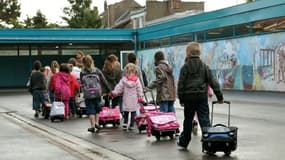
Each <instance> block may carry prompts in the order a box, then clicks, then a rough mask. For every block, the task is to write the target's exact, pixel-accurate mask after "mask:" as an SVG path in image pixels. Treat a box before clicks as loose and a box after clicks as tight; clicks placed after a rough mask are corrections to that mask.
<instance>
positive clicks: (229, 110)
mask: <svg viewBox="0 0 285 160" xmlns="http://www.w3.org/2000/svg"><path fill="white" fill-rule="evenodd" d="M217 103H219V101H213V102H212V111H211V126H212V125H213V118H214V104H217ZM224 103H226V104H228V106H229V107H228V108H229V109H228V127H229V126H230V124H231V122H230V121H231V102H230V101H224Z"/></svg>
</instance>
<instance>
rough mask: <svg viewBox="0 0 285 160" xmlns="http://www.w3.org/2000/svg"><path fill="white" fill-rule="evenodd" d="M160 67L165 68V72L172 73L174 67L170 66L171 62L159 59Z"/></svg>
mask: <svg viewBox="0 0 285 160" xmlns="http://www.w3.org/2000/svg"><path fill="white" fill-rule="evenodd" d="M158 66H159V68H160V69H162V70H164V71H165V72H167V73H169V74H172V72H173V68H172V67H171V66H170V64H169V63H168V62H167V61H166V60H161V61H159V64H158Z"/></svg>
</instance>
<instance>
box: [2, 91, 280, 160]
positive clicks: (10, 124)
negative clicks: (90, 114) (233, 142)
mask: <svg viewBox="0 0 285 160" xmlns="http://www.w3.org/2000/svg"><path fill="white" fill-rule="evenodd" d="M224 97H225V100H229V101H231V102H232V104H231V113H232V114H231V125H233V126H237V127H238V128H239V130H238V149H237V150H236V151H234V152H232V154H231V155H230V156H224V154H223V153H217V154H216V155H214V156H208V155H206V154H204V153H202V151H201V142H200V139H201V133H200V132H199V133H198V135H197V136H193V139H192V141H191V143H190V145H189V147H188V150H186V151H184V150H180V149H179V148H177V146H176V143H175V142H176V140H175V139H174V140H171V139H169V138H164V139H162V140H161V141H157V140H156V139H155V137H153V136H152V137H148V136H147V135H146V134H145V133H141V134H140V133H138V131H137V130H135V131H128V132H124V131H122V129H121V127H117V128H114V127H112V126H110V127H109V126H108V127H105V128H103V129H102V130H101V131H100V132H99V133H96V134H90V133H89V132H87V128H88V126H89V122H88V119H87V118H74V119H71V120H68V121H64V122H62V123H60V122H57V123H51V122H50V121H49V120H45V119H43V118H39V119H35V118H34V117H33V111H32V109H31V108H32V107H31V103H32V102H31V98H32V97H31V95H29V94H28V93H26V92H22V91H15V90H14V91H12V92H11V91H9V92H8V91H2V92H0V113H1V114H0V120H1V123H0V130H1V134H0V146H1V148H0V155H1V156H0V159H1V160H2V159H3V160H4V159H5V160H6V159H11V160H14V159H19V157H21V159H31V160H33V159H44V160H45V159H136V160H156V159H178V160H184V159H185V160H186V159H187V160H188V159H191V160H192V159H193V160H212V159H231V160H268V159H274V160H279V159H280V160H281V159H284V157H285V153H284V147H283V144H285V135H284V134H281V133H283V132H284V131H285V128H284V123H285V118H284V117H283V113H284V111H285V100H284V97H285V94H284V93H274V92H244V91H224ZM214 99H215V98H214ZM209 104H211V101H209ZM175 106H176V111H177V112H176V113H177V117H178V119H179V121H180V124H182V122H183V108H182V107H181V106H180V105H179V104H178V101H177V102H176V104H175ZM226 121H227V106H226V105H221V106H219V107H215V108H214V123H215V122H219V123H220V122H222V123H226ZM181 130H182V128H181ZM41 132H44V133H41ZM53 137H57V139H55V138H53ZM39 157H40V158H39Z"/></svg>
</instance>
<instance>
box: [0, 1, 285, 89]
mask: <svg viewBox="0 0 285 160" xmlns="http://www.w3.org/2000/svg"><path fill="white" fill-rule="evenodd" d="M284 10H285V1H284V0H280V1H276V0H259V1H255V2H252V3H247V4H241V5H238V6H234V7H229V8H225V9H221V10H216V11H212V12H205V13H200V14H197V15H189V16H186V17H182V18H179V19H175V20H170V21H165V22H161V23H156V24H153V25H148V26H146V27H143V28H139V29H2V30H0V67H1V75H2V76H1V79H0V88H14V87H25V84H26V82H27V80H28V77H29V74H30V71H31V68H32V63H33V61H34V60H36V59H39V60H41V61H42V62H43V64H44V65H49V64H50V62H51V60H54V59H55V60H58V61H59V62H66V61H67V60H68V59H69V58H70V57H74V55H75V53H76V52H77V51H78V50H82V51H83V52H84V53H85V54H91V55H92V56H93V58H94V59H95V65H96V66H97V67H98V68H101V66H102V64H103V61H104V58H105V57H106V55H108V54H116V55H117V56H118V57H121V58H122V61H124V56H123V53H124V52H125V51H126V52H127V51H130V50H133V51H134V52H135V53H136V54H137V55H138V58H139V62H140V64H139V65H140V66H141V68H142V69H143V70H145V72H146V74H147V77H148V79H149V80H152V79H154V77H155V75H154V64H153V56H154V53H155V52H156V51H158V50H161V51H163V52H164V53H165V56H166V58H167V60H168V61H169V62H170V63H171V65H172V66H173V68H174V76H175V78H176V80H177V78H178V76H179V70H180V68H181V66H182V65H183V64H184V59H185V48H186V46H187V43H188V42H190V41H198V42H200V43H201V46H202V51H203V53H202V55H201V58H202V59H203V61H205V62H206V63H207V64H208V65H209V67H210V68H211V69H212V71H213V74H214V75H215V77H216V78H217V79H218V80H219V83H220V84H221V86H222V87H223V89H229V90H249V91H251V90H252V91H273V92H284V91H285V32H284V31H285V30H284V29H285V12H284ZM120 53H122V56H121V55H120Z"/></svg>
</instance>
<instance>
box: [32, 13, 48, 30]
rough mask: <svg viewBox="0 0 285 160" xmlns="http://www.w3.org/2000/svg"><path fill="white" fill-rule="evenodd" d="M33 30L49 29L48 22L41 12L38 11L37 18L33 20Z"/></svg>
mask: <svg viewBox="0 0 285 160" xmlns="http://www.w3.org/2000/svg"><path fill="white" fill-rule="evenodd" d="M32 22H33V28H47V25H48V22H47V19H46V16H45V15H44V14H42V12H41V11H40V10H38V11H37V13H36V16H34V17H33V18H32Z"/></svg>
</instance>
